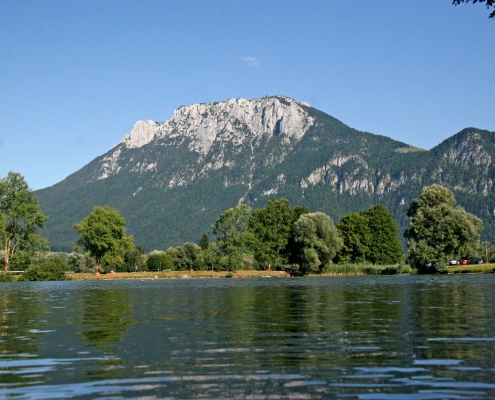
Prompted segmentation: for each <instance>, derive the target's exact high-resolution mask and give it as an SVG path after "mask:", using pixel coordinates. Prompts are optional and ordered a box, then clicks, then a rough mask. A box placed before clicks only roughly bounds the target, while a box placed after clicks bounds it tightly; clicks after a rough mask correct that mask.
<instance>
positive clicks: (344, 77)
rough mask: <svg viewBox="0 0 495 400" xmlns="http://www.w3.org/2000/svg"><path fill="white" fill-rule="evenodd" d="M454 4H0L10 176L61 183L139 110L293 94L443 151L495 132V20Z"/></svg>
mask: <svg viewBox="0 0 495 400" xmlns="http://www.w3.org/2000/svg"><path fill="white" fill-rule="evenodd" d="M488 15H489V11H488V10H487V9H486V7H484V5H480V4H461V5H459V6H453V5H452V1H451V0H409V1H397V0H345V1H342V0H322V1H319V0H311V1H303V0H300V1H292V0H281V1H278V0H263V1H256V0H248V1H241V0H229V1H227V0H223V1H222V0H198V1H191V0H177V1H173V0H168V1H167V0H158V1H152V0H139V1H137V0H136V1H127V0H117V1H112V0H96V1H93V0H84V1H83V0H80V1H77V0H72V1H66V0H45V1H43V0H37V1H29V0H23V1H18V0H0V178H1V177H5V176H6V175H7V173H8V171H15V172H20V173H21V174H22V175H24V177H25V179H26V181H27V182H28V184H29V185H30V187H31V188H32V189H35V190H36V189H41V188H45V187H48V186H52V185H54V184H56V183H58V182H60V181H61V180H63V179H64V178H66V177H67V176H68V175H70V174H71V173H73V172H75V171H77V170H79V169H80V168H82V167H83V166H84V165H86V164H87V163H89V162H90V161H92V160H93V159H94V158H96V157H98V156H100V155H102V154H104V153H106V152H107V151H108V150H110V149H111V148H112V147H113V146H114V145H116V144H117V143H118V142H119V141H120V139H121V138H122V136H123V135H125V134H126V133H128V132H130V131H131V129H132V127H133V125H134V123H135V122H136V121H137V120H147V119H151V120H155V121H165V120H167V119H169V118H170V117H171V116H172V115H173V111H174V109H176V108H178V107H179V106H181V105H190V104H195V103H204V102H210V101H223V100H227V99H229V98H240V97H244V98H247V99H253V98H260V97H263V96H266V95H284V96H288V97H291V98H293V99H295V100H297V101H306V102H308V103H310V105H311V106H313V107H315V108H318V109H319V110H322V111H324V112H326V113H328V114H330V115H331V116H333V117H335V118H337V119H339V120H340V121H342V122H344V123H345V124H347V125H349V126H350V127H352V128H356V129H359V130H361V131H366V132H371V133H375V134H380V135H384V136H388V137H391V138H393V139H396V140H400V141H403V142H406V143H408V144H410V145H413V146H417V147H421V148H424V149H431V148H432V147H434V146H436V145H438V144H440V143H441V142H442V141H443V140H445V139H447V138H448V137H450V136H452V135H454V134H455V133H457V132H459V131H461V130H462V129H464V128H466V127H476V128H480V129H487V130H490V131H495V76H494V74H493V72H494V70H495V68H494V67H495V20H494V19H489V18H488Z"/></svg>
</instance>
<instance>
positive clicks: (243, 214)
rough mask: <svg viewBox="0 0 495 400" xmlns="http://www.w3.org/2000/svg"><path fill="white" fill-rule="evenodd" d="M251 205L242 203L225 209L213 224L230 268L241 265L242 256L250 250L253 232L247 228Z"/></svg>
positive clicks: (219, 249) (219, 246) (220, 247)
mask: <svg viewBox="0 0 495 400" xmlns="http://www.w3.org/2000/svg"><path fill="white" fill-rule="evenodd" d="M250 216H251V207H249V206H248V205H246V204H241V205H239V206H237V207H233V208H229V209H228V210H226V211H224V212H223V213H222V214H221V215H220V217H219V218H218V219H217V221H216V222H215V225H213V226H212V231H213V234H214V235H215V240H216V243H217V249H218V251H219V253H220V254H221V255H224V256H226V257H227V259H228V261H229V266H230V268H234V269H235V268H236V267H239V266H240V265H241V263H242V256H243V255H244V254H248V253H249V252H250V247H251V244H252V242H253V234H252V233H251V232H250V231H249V230H248V229H247V226H248V222H249V218H250Z"/></svg>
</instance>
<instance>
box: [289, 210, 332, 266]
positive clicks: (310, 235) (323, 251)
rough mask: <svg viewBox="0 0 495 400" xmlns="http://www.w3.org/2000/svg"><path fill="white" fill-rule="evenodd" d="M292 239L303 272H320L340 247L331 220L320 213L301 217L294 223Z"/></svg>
mask: <svg viewBox="0 0 495 400" xmlns="http://www.w3.org/2000/svg"><path fill="white" fill-rule="evenodd" d="M294 239H295V241H296V243H297V244H298V245H299V260H300V262H301V268H302V271H303V272H321V271H322V270H323V269H324V268H325V267H326V266H327V265H328V264H330V263H331V261H332V259H333V258H334V257H335V255H336V253H337V251H338V250H339V249H340V247H341V246H342V239H341V238H340V236H339V233H338V231H337V228H336V227H335V225H334V224H333V221H332V219H331V218H330V217H329V216H328V215H327V214H324V213H321V212H315V213H309V214H303V215H301V217H299V219H298V220H297V221H296V222H295V223H294Z"/></svg>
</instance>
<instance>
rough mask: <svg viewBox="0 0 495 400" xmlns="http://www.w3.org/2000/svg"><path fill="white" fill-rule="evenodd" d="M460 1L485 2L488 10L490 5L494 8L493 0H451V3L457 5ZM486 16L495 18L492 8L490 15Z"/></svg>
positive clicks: (494, 0)
mask: <svg viewBox="0 0 495 400" xmlns="http://www.w3.org/2000/svg"><path fill="white" fill-rule="evenodd" d="M461 3H473V4H476V3H480V4H482V3H486V4H485V5H486V8H487V9H488V10H489V9H490V7H493V8H495V0H454V1H453V2H452V4H454V5H456V6H458V5H459V4H461ZM488 18H495V10H493V11H492V12H491V13H490V16H489V17H488Z"/></svg>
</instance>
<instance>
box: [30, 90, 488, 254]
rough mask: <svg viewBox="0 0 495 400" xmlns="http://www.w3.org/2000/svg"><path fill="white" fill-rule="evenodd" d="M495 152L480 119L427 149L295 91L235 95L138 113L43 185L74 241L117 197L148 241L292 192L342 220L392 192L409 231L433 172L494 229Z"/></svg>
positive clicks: (42, 195)
mask: <svg viewBox="0 0 495 400" xmlns="http://www.w3.org/2000/svg"><path fill="white" fill-rule="evenodd" d="M494 156H495V133H494V132H488V131H482V130H479V129H475V128H468V129H465V130H463V131H461V132H459V133H458V134H456V135H454V136H452V137H451V138H449V139H447V140H445V141H444V142H443V143H441V144H440V145H438V146H437V147H435V148H433V149H432V150H430V151H421V150H420V149H416V148H413V147H411V146H408V145H407V144H405V143H402V142H398V141H395V140H392V139H390V138H387V137H384V136H379V135H373V134H371V133H366V132H360V131H357V130H355V129H352V128H350V127H348V126H347V125H345V124H343V123H342V122H340V121H338V120H337V119H335V118H333V117H331V116H329V115H328V114H325V113H323V112H321V111H318V110H316V109H314V108H312V107H310V106H309V105H308V104H306V103H299V102H296V101H294V100H293V99H290V98H288V97H283V96H275V97H264V98H262V99H255V100H246V99H230V100H227V101H225V102H219V103H204V104H195V105H191V106H183V107H180V108H178V109H177V110H176V111H175V112H174V115H173V117H172V118H170V119H169V120H167V121H165V122H155V121H138V122H137V123H136V124H135V126H134V128H133V130H132V131H131V132H130V133H129V134H127V135H125V136H124V137H123V139H122V141H121V142H120V143H119V144H118V145H116V146H115V147H114V148H112V149H111V150H110V151H108V152H107V153H106V154H104V155H102V156H100V157H98V158H96V159H95V160H93V161H92V162H91V163H89V164H88V165H86V166H85V167H83V168H82V169H81V170H79V171H77V172H75V173H74V174H72V175H70V176H69V177H67V178H66V179H65V180H63V181H62V182H60V183H58V184H56V185H54V186H52V187H49V188H46V189H42V190H38V191H37V192H35V194H36V195H37V196H38V197H39V202H40V205H41V208H42V209H43V211H44V212H45V213H46V214H47V215H48V216H49V218H50V219H49V220H48V222H47V224H46V225H47V230H46V232H45V234H46V236H47V237H48V239H49V240H50V243H51V246H52V249H54V250H69V249H71V248H72V246H73V242H74V241H75V240H76V238H77V235H76V232H75V230H74V229H73V228H72V227H73V225H74V223H76V222H78V221H80V220H81V219H82V218H83V217H84V216H86V215H87V214H88V213H89V212H90V210H91V208H92V206H93V205H105V204H110V205H112V206H113V207H115V208H117V209H119V210H120V211H121V213H122V215H123V216H124V217H125V218H126V220H127V227H128V231H129V233H131V234H133V235H134V236H135V242H136V243H137V244H141V245H145V246H146V248H147V249H148V250H152V249H163V248H165V247H167V246H170V245H179V244H182V243H184V242H185V241H195V242H197V241H198V240H199V238H200V236H201V234H203V233H205V232H208V231H209V230H210V226H211V224H213V223H214V222H215V220H216V218H217V217H218V216H219V215H220V213H221V212H222V211H224V210H225V209H227V208H230V207H233V206H235V205H237V204H240V203H242V202H244V203H247V204H249V205H251V206H252V207H253V208H256V207H262V206H264V205H265V203H266V202H267V201H268V200H269V199H271V198H280V197H286V198H288V199H289V200H290V202H291V204H292V205H293V206H294V205H297V204H301V205H304V206H306V207H308V208H310V209H311V210H312V211H317V210H318V211H323V212H326V213H328V214H329V215H330V216H331V217H332V218H333V219H334V220H335V222H337V221H338V220H339V219H340V217H341V216H343V215H344V214H347V213H349V212H351V211H358V210H362V209H365V208H367V207H369V206H371V205H373V204H375V203H382V204H384V205H385V206H386V207H387V208H389V209H390V211H391V212H392V214H393V215H394V218H395V220H396V222H397V223H398V224H399V227H400V231H401V232H402V231H403V229H404V228H405V227H406V226H407V218H406V216H405V212H406V210H407V208H408V206H409V203H410V202H411V201H412V200H413V199H414V198H415V197H417V196H418V195H419V193H420V190H421V188H422V187H423V186H425V185H430V184H432V183H439V184H442V185H445V186H446V187H448V188H450V189H451V190H453V191H454V192H455V195H456V198H457V199H458V200H459V202H460V203H461V205H463V206H464V207H465V208H466V209H467V210H468V211H469V212H472V213H474V214H476V215H477V216H479V217H480V218H482V219H483V221H484V224H485V231H484V238H486V239H489V240H493V239H495V221H494V210H495V201H494V200H493V191H494V188H493V183H494V180H495V170H494V166H493V160H494Z"/></svg>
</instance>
